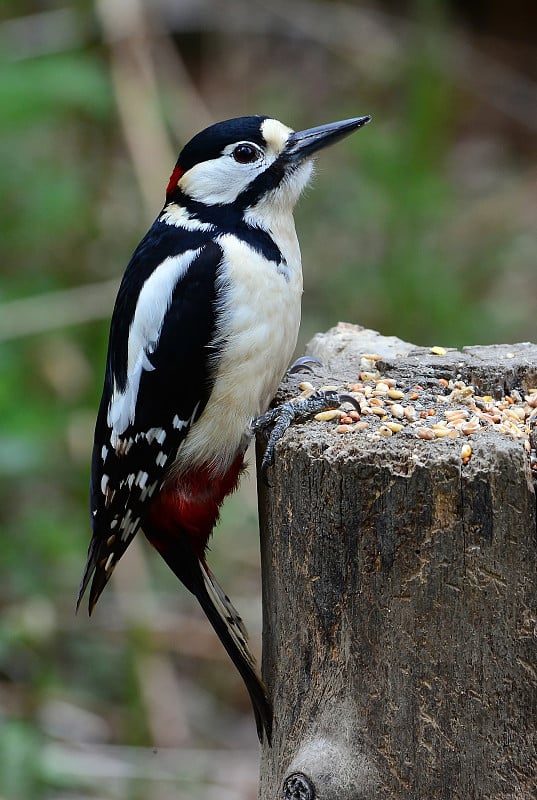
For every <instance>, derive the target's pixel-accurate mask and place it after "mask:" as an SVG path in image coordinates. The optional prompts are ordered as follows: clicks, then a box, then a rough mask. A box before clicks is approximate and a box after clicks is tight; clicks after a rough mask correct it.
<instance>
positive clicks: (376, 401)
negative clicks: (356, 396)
mask: <svg viewBox="0 0 537 800" xmlns="http://www.w3.org/2000/svg"><path fill="white" fill-rule="evenodd" d="M370 403H371V405H372V406H377V407H379V408H384V400H381V398H380V397H373V398H372V399H371V400H370Z"/></svg>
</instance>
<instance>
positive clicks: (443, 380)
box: [438, 378, 449, 387]
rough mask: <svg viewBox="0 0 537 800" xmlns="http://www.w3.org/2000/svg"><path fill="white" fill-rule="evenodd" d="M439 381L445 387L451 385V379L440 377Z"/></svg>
mask: <svg viewBox="0 0 537 800" xmlns="http://www.w3.org/2000/svg"><path fill="white" fill-rule="evenodd" d="M438 383H441V384H442V386H445V387H448V386H449V381H447V380H446V379H445V378H440V379H439V381H438Z"/></svg>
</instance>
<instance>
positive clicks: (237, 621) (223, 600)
mask: <svg viewBox="0 0 537 800" xmlns="http://www.w3.org/2000/svg"><path fill="white" fill-rule="evenodd" d="M146 527H147V526H146ZM146 533H147V531H146ZM148 538H149V539H150V541H151V537H150V536H149V537H148ZM155 539H156V541H155V540H154V541H153V542H152V544H154V545H155V546H157V547H158V551H159V553H160V555H161V556H162V558H163V559H164V560H165V561H166V563H167V564H168V566H169V567H170V569H171V570H172V571H173V572H174V573H175V574H176V575H177V577H178V578H179V580H180V581H181V582H182V583H184V584H185V586H186V587H187V589H189V590H190V591H191V592H192V594H194V595H195V596H196V597H197V598H198V601H199V603H200V605H201V607H202V608H203V610H204V612H205V614H206V615H207V618H208V620H209V622H210V623H211V625H212V626H213V628H214V630H215V631H216V634H217V635H218V638H219V639H220V641H221V642H222V644H223V645H224V647H225V648H226V650H227V653H228V655H229V656H230V658H231V660H232V661H233V663H234V664H235V666H236V667H237V669H238V671H239V673H240V675H241V677H242V679H243V681H244V683H245V685H246V688H247V689H248V694H249V695H250V699H251V701H252V707H253V710H254V715H255V722H256V726H257V735H258V736H259V741H260V742H262V741H263V732H264V733H265V734H266V737H267V741H268V743H269V744H270V743H271V737H272V707H271V704H270V701H269V699H268V697H267V690H266V688H265V686H264V684H263V681H262V680H261V677H260V675H259V672H258V670H257V666H256V662H255V659H254V657H253V656H252V654H251V653H250V650H249V648H248V637H247V632H246V628H245V627H244V625H243V622H242V620H241V618H240V616H239V614H238V613H237V611H236V610H235V608H234V607H233V605H232V604H231V601H230V599H229V597H228V596H227V595H226V594H225V593H224V591H223V590H222V588H221V587H220V585H219V584H218V582H217V580H216V578H215V577H214V575H213V574H212V572H211V571H210V569H209V567H208V566H207V565H206V564H205V563H202V562H201V561H200V560H199V558H198V556H197V555H196V553H195V552H194V551H193V549H192V546H191V544H190V542H189V540H188V539H187V537H186V536H178V537H177V538H173V539H171V537H170V538H166V540H165V542H163V541H162V539H157V538H156V537H155ZM157 542H158V545H157Z"/></svg>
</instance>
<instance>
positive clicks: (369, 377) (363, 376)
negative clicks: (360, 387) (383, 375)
mask: <svg viewBox="0 0 537 800" xmlns="http://www.w3.org/2000/svg"><path fill="white" fill-rule="evenodd" d="M378 376H379V373H378V371H377V372H360V373H359V374H358V377H359V378H360V380H361V381H374V380H376V379H377V378H378Z"/></svg>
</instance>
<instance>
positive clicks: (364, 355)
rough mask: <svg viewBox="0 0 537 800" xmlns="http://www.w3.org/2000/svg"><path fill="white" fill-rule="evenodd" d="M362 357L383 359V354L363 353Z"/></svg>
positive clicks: (370, 359) (376, 359)
mask: <svg viewBox="0 0 537 800" xmlns="http://www.w3.org/2000/svg"><path fill="white" fill-rule="evenodd" d="M360 358H366V359H367V360H368V361H382V356H379V355H378V353H362V354H361V356H360Z"/></svg>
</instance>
